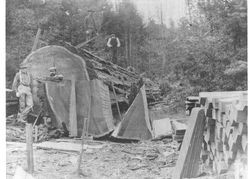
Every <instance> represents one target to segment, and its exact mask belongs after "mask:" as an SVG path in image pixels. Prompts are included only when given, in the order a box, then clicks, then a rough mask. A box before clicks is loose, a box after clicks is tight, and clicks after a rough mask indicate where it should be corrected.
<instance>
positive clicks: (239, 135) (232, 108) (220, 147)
mask: <svg viewBox="0 0 250 179" xmlns="http://www.w3.org/2000/svg"><path fill="white" fill-rule="evenodd" d="M200 98H201V106H203V107H204V108H205V111H206V126H205V130H204V140H203V144H202V152H201V159H202V161H203V165H204V166H206V167H207V166H208V167H211V169H212V171H213V172H215V173H217V174H222V173H225V172H227V171H229V170H233V171H236V170H237V168H238V169H240V170H241V171H243V173H240V174H241V175H243V176H244V172H245V171H246V170H247V168H246V166H247V148H248V144H247V141H248V137H247V128H248V121H247V106H248V105H247V92H245V91H235V92H210V93H209V92H208V93H205V92H202V93H200Z"/></svg>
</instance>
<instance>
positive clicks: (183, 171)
mask: <svg viewBox="0 0 250 179" xmlns="http://www.w3.org/2000/svg"><path fill="white" fill-rule="evenodd" d="M205 120H206V117H205V112H204V109H202V108H194V109H193V110H192V113H191V116H190V119H189V124H188V128H187V130H186V133H185V136H184V140H183V143H182V147H181V150H180V155H179V158H178V161H177V164H176V166H175V169H174V172H173V176H172V179H182V178H185V177H197V175H198V170H199V157H200V153H201V148H202V140H203V130H204V126H205Z"/></svg>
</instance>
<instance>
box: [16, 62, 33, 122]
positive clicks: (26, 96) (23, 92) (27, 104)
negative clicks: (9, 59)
mask: <svg viewBox="0 0 250 179" xmlns="http://www.w3.org/2000/svg"><path fill="white" fill-rule="evenodd" d="M31 80H32V79H31V75H30V74H29V72H28V70H27V67H26V66H20V70H19V72H18V73H17V74H16V76H15V78H14V81H13V85H12V89H13V90H15V91H16V96H17V97H18V98H19V108H20V112H21V113H19V114H18V120H19V121H20V122H26V120H27V116H28V114H29V112H30V111H31V109H32V107H33V98H32V93H31Z"/></svg>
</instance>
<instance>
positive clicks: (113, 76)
mask: <svg viewBox="0 0 250 179" xmlns="http://www.w3.org/2000/svg"><path fill="white" fill-rule="evenodd" d="M50 45H52V44H50ZM53 45H60V46H63V47H65V48H67V49H68V50H69V51H71V52H72V53H75V54H77V55H79V56H81V57H82V58H83V59H84V60H85V61H86V65H87V71H88V74H89V77H90V80H92V79H95V78H97V79H99V80H101V81H103V82H104V83H105V84H106V85H108V86H109V89H110V91H112V88H113V87H114V89H115V91H116V94H117V96H119V99H118V101H124V98H125V97H126V96H128V95H129V94H130V88H131V86H132V84H133V83H137V82H138V81H139V80H140V75H139V74H138V73H137V72H135V71H130V70H129V69H126V68H123V67H120V66H119V65H116V64H113V63H112V62H111V61H108V60H105V59H103V58H101V57H99V56H98V55H95V54H94V53H93V52H90V51H88V50H86V49H84V48H77V47H75V46H73V45H71V44H70V43H67V42H64V41H58V42H56V44H53ZM144 82H145V86H146V95H147V99H148V103H149V104H148V105H150V103H155V102H158V101H160V100H162V99H161V95H160V88H159V85H158V84H156V83H154V82H152V81H150V82H149V81H148V79H146V80H145V81H144ZM112 86H113V87H112Z"/></svg>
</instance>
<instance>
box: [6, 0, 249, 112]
mask: <svg viewBox="0 0 250 179" xmlns="http://www.w3.org/2000/svg"><path fill="white" fill-rule="evenodd" d="M188 8H189V15H188V16H187V17H186V18H182V19H181V20H180V22H179V23H178V24H177V25H175V23H174V22H173V23H170V26H169V27H167V26H166V25H165V24H164V23H163V21H162V20H161V19H160V23H156V22H155V21H154V20H153V19H151V20H149V21H148V22H147V23H145V22H144V21H143V18H142V17H141V16H140V15H139V13H138V10H137V9H136V6H135V5H134V4H133V3H132V2H131V1H129V0H122V1H121V2H120V3H119V4H118V6H117V8H116V11H114V10H113V8H112V5H111V4H110V3H109V2H107V1H106V0H50V1H45V0H7V1H6V88H11V84H12V81H13V78H14V75H15V73H16V72H17V70H18V68H19V64H20V63H21V62H22V61H23V60H24V59H25V58H26V57H27V55H28V54H29V53H30V52H31V48H32V46H33V43H34V38H35V35H36V32H37V29H38V27H40V28H42V36H41V42H42V43H41V44H40V46H41V47H42V46H44V45H47V44H50V45H53V44H57V43H58V42H59V41H64V42H67V43H70V44H72V45H77V44H79V43H81V42H84V41H85V39H86V37H85V31H86V28H85V27H84V18H85V17H86V15H87V10H88V9H92V10H94V11H95V14H94V18H95V21H96V24H97V29H98V33H99V34H100V35H99V36H98V38H97V39H95V41H94V42H93V44H92V47H91V49H90V50H91V51H92V52H93V53H95V54H97V55H99V56H100V57H102V58H104V59H107V60H109V58H110V52H109V49H108V48H107V46H106V43H107V39H108V37H109V35H110V34H112V33H115V34H116V35H117V36H118V37H119V39H120V41H121V47H120V48H119V55H118V64H119V65H120V66H123V67H128V66H132V67H134V68H135V70H136V71H137V72H138V73H145V76H146V77H148V78H150V79H151V80H152V81H154V82H156V83H157V84H159V85H160V89H161V93H162V95H163V96H164V101H166V103H167V104H168V106H169V109H171V111H172V112H178V111H179V110H181V109H183V108H184V105H185V103H184V101H185V98H186V97H187V96H190V95H192V96H195V95H198V93H199V92H201V91H234V90H247V0H217V1H207V2H206V3H205V1H204V2H203V3H198V4H192V3H190V4H189V7H188ZM194 9H195V10H194ZM161 13H162V11H161V9H160V10H159V17H161Z"/></svg>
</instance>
